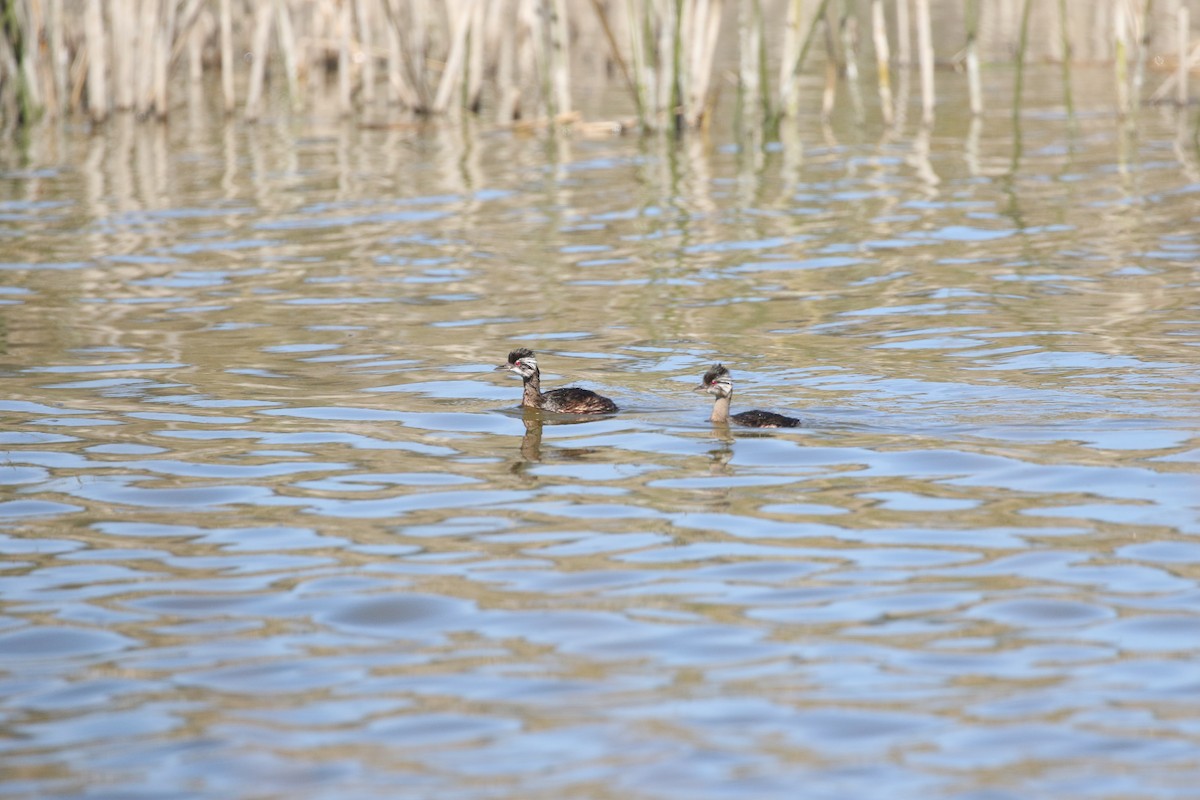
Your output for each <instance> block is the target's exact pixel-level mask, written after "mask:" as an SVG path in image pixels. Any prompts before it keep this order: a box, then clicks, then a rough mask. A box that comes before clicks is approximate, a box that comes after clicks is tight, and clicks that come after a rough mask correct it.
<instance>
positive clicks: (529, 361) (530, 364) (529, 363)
mask: <svg viewBox="0 0 1200 800" xmlns="http://www.w3.org/2000/svg"><path fill="white" fill-rule="evenodd" d="M513 366H514V367H524V368H525V369H528V370H535V369H537V360H536V359H533V358H522V359H520V360H519V361H517V363H515V364H513Z"/></svg>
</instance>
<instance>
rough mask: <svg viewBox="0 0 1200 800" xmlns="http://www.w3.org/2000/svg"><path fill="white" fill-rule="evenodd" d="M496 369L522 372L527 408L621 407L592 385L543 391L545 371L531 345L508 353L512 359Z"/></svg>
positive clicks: (600, 410) (603, 410) (587, 410)
mask: <svg viewBox="0 0 1200 800" xmlns="http://www.w3.org/2000/svg"><path fill="white" fill-rule="evenodd" d="M496 369H497V370H502V369H506V370H509V371H511V372H515V373H517V374H518V375H520V376H521V380H522V381H524V382H525V394H524V395H523V396H522V397H521V405H523V406H525V407H526V408H540V409H542V410H544V411H559V412H562V413H564V414H612V413H613V412H614V411H616V410H617V404H616V403H614V402H613V401H612V400H609V399H608V398H607V397H601V396H600V395H598V394H596V393H595V392H593V391H591V390H589V389H580V388H578V387H575V386H568V387H567V388H565V389H552V390H550V391H548V392H545V393H543V392H542V374H541V373H540V372H539V371H538V365H537V358H536V357H535V356H534V355H533V351H532V350H530V349H528V348H525V347H522V348H520V349H519V350H513V351H512V352H511V353H509V354H508V363H507V364H501V365H500V366H498V367H496Z"/></svg>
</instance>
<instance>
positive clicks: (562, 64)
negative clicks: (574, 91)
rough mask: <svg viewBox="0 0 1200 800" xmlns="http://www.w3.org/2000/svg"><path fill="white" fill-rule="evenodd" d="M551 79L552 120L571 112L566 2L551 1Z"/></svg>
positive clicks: (569, 41) (569, 39) (569, 55)
mask: <svg viewBox="0 0 1200 800" xmlns="http://www.w3.org/2000/svg"><path fill="white" fill-rule="evenodd" d="M548 10H549V13H550V18H549V20H548V24H549V33H550V38H549V46H550V56H549V59H548V60H549V63H550V78H551V86H552V88H553V91H554V112H553V113H551V114H550V117H551V119H554V118H556V117H558V116H559V115H561V114H568V113H570V111H571V52H570V45H571V38H570V35H569V31H568V30H567V8H566V0H549V5H548Z"/></svg>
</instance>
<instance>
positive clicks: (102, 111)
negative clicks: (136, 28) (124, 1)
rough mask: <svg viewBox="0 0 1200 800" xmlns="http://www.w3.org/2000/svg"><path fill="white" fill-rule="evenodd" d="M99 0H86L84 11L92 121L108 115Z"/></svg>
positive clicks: (102, 21)
mask: <svg viewBox="0 0 1200 800" xmlns="http://www.w3.org/2000/svg"><path fill="white" fill-rule="evenodd" d="M100 2H101V0H88V3H87V7H86V8H85V13H84V29H85V32H86V33H85V35H86V38H87V45H88V49H87V53H88V72H87V87H88V89H87V95H88V112H89V113H90V115H91V117H92V121H93V122H103V121H104V120H105V119H106V118H107V117H108V59H107V57H106V53H107V51H108V41H107V39H106V37H105V35H104V12H103V10H102V9H101V7H100Z"/></svg>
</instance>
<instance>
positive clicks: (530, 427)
mask: <svg viewBox="0 0 1200 800" xmlns="http://www.w3.org/2000/svg"><path fill="white" fill-rule="evenodd" d="M522 411H523V412H524V413H523V414H522V415H521V421H522V422H523V423H524V424H525V434H524V435H523V436H522V437H521V456H520V458H518V459H517V460H516V461H514V462H513V465H512V471H513V472H517V473H519V472H524V471H525V469H526V468H528V466H529V465H530V464H538V463H540V462H541V461H542V458H543V455H542V427H543V426H545V425H577V424H579V423H581V422H587V421H588V418H587V417H584V418H580V417H578V416H575V415H568V414H554V413H547V412H544V411H542V410H541V409H537V408H525V409H522ZM595 452H597V449H596V448H595V447H553V448H551V449H550V450H549V451H548V452H547V453H546V454H545V458H546V459H547V460H550V461H579V460H582V459H583V458H584V457H585V456H589V455H591V454H593V453H595Z"/></svg>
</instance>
